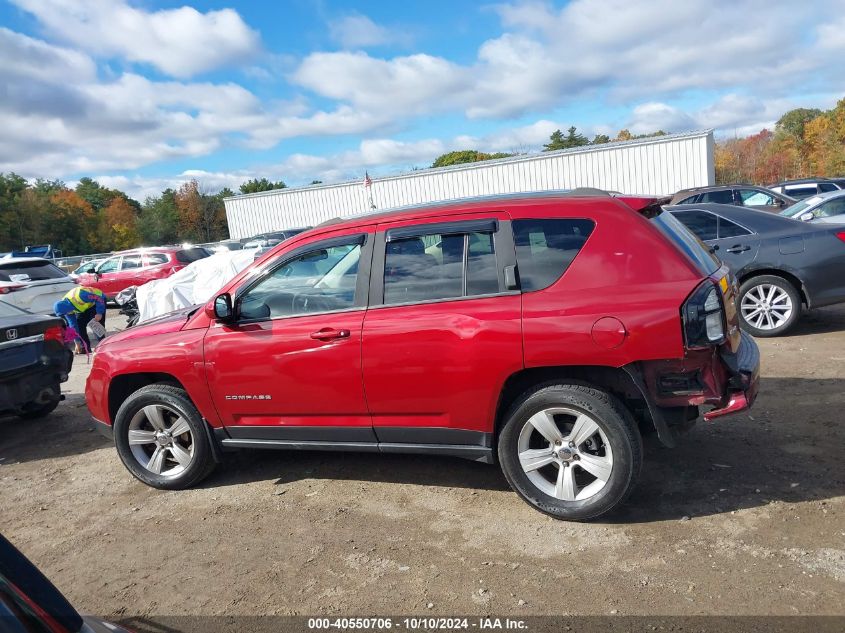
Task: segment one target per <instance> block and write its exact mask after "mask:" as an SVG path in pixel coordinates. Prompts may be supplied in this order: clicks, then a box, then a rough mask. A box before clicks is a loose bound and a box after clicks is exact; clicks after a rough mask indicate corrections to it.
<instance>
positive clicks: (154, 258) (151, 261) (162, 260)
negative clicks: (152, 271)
mask: <svg viewBox="0 0 845 633" xmlns="http://www.w3.org/2000/svg"><path fill="white" fill-rule="evenodd" d="M145 257H146V258H147V259H146V263H145V264H144V265H145V266H161V265H162V264H166V263H167V262H169V261H170V260H169V259H168V258H167V255H165V254H164V253H147V254H146V256H145Z"/></svg>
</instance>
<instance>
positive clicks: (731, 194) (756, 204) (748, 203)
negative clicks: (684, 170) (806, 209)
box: [669, 185, 797, 213]
mask: <svg viewBox="0 0 845 633" xmlns="http://www.w3.org/2000/svg"><path fill="white" fill-rule="evenodd" d="M707 202H710V203H715V204H730V205H733V206H735V207H748V208H751V209H757V210H759V211H771V212H773V213H779V212H780V211H781V210H782V209H785V208H786V207H788V206H791V205H793V204H795V203H796V202H797V200H795V199H794V198H791V197H789V196H787V195H784V194H783V193H782V192H776V191H772V190H771V189H766V188H765V187H759V186H757V185H719V186H713V187H697V188H695V189H682V190H681V191H679V192H678V193H676V194H675V195H674V196H672V201H671V202H670V203H669V204H703V203H707Z"/></svg>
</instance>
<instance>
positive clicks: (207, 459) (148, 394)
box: [114, 384, 216, 490]
mask: <svg viewBox="0 0 845 633" xmlns="http://www.w3.org/2000/svg"><path fill="white" fill-rule="evenodd" d="M149 405H158V406H159V407H163V408H166V409H167V414H169V415H171V416H172V419H175V418H176V417H177V415H178V417H181V418H182V419H184V420H185V421H186V422H187V424H188V426H189V427H190V447H191V449H192V450H193V453H192V455H191V457H190V461H189V465H187V466H186V467H183V470H181V472H179V473H178V474H173V475H165V474H156V473H154V472H153V471H151V470H148V469H147V468H146V467H145V466H144V465H142V464H141V463H140V461H139V460H138V457H136V454H135V453H134V452H133V450H132V447H131V446H130V444H129V429H130V425H131V423H132V420H133V418H134V417H135V416H136V414H139V413H140V412H141V410H142V409H143V408H144V407H147V406H149ZM186 436H187V434H183V435H181V436H178V437H186ZM114 443H115V447H116V448H117V454H118V455H119V456H120V460H121V461H122V462H123V465H124V466H126V469H127V470H128V471H129V472H130V473H132V475H134V476H135V478H137V479H138V480H139V481H142V482H143V483H145V484H147V485H148V486H152V487H153V488H159V489H162V490H181V489H184V488H190V487H191V486H194V485H196V484H197V483H199V482H200V481H202V480H203V479H205V478H206V477H207V476H208V475H209V474H210V473H211V471H213V470H214V467H215V466H216V462H215V460H214V454H213V450H212V447H211V445H210V440H209V438H208V434H207V431H206V429H205V421H204V420H203V419H202V416H201V415H200V413H199V411H197V408H196V407H195V406H194V403H193V402H191V399H190V398H189V397H188V394H187V392H185V390H184V389H181V388H179V387H174V386H172V385H165V384H155V385H148V386H146V387H142V388H141V389H138V391H136V392H134V393H133V394H132V395H130V396H129V397H128V398H127V399H126V401H125V402H124V403H123V404H122V405H121V406H120V409H118V411H117V415H116V416H115V420H114ZM155 446H156V445H155V444H151V445H149V446H147V447H146V448H144V449H143V450H144V451H147V450H150V451H151V452H154V450H156V449H155V448H150V447H155ZM150 456H151V455H150ZM165 459H167V458H165ZM169 459H170V461H171V462H173V465H174V468H175V467H176V466H177V464H176V463H175V458H174V456H173V453H172V452H171V453H170V457H169Z"/></svg>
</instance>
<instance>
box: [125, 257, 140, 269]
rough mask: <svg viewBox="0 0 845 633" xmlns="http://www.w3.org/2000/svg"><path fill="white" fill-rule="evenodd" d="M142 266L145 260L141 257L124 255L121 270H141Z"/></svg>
mask: <svg viewBox="0 0 845 633" xmlns="http://www.w3.org/2000/svg"><path fill="white" fill-rule="evenodd" d="M142 266H143V260H142V259H141V256H140V255H124V256H123V263H122V264H121V265H120V270H132V269H133V268H141V267H142Z"/></svg>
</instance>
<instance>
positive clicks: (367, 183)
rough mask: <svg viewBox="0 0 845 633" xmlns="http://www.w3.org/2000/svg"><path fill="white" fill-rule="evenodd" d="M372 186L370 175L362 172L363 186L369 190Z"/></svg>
mask: <svg viewBox="0 0 845 633" xmlns="http://www.w3.org/2000/svg"><path fill="white" fill-rule="evenodd" d="M372 184H373V180H372V178H370V174H368V173H367V172H364V186H365V187H368V188H369V187H370V186H371V185H372Z"/></svg>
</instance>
